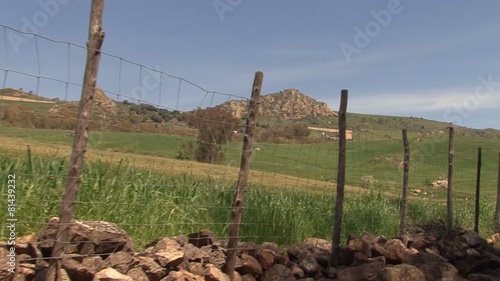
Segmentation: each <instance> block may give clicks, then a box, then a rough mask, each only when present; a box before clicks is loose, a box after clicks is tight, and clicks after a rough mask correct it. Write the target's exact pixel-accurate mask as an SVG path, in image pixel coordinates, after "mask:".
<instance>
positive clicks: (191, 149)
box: [175, 141, 196, 160]
mask: <svg viewBox="0 0 500 281" xmlns="http://www.w3.org/2000/svg"><path fill="white" fill-rule="evenodd" d="M195 151H196V148H195V145H194V142H193V141H189V142H187V143H182V144H181V145H180V147H179V148H178V149H177V152H176V153H175V159H179V160H193V159H194V153H195Z"/></svg>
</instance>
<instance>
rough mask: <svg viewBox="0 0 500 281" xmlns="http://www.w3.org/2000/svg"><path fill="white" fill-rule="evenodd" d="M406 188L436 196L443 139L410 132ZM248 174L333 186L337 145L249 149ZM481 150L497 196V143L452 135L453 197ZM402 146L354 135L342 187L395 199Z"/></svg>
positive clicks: (29, 136) (149, 151) (234, 153)
mask: <svg viewBox="0 0 500 281" xmlns="http://www.w3.org/2000/svg"><path fill="white" fill-rule="evenodd" d="M0 135H1V136H9V137H15V138H19V139H20V140H22V141H37V142H43V143H50V144H65V145H71V143H72V141H73V137H71V136H70V135H69V131H58V130H42V129H26V128H13V127H3V128H0ZM189 141H194V138H192V137H182V136H168V135H158V134H148V133H124V132H91V133H90V137H89V149H90V150H114V151H120V152H124V153H130V154H131V157H132V155H133V154H142V155H153V156H159V157H168V158H173V157H175V155H176V154H177V151H178V150H179V147H180V146H181V144H183V143H187V142H189ZM409 141H410V158H411V165H410V187H411V188H418V189H422V190H423V191H426V192H428V193H429V196H438V197H439V196H441V195H442V193H443V192H442V191H439V190H435V189H434V188H433V187H432V182H433V181H434V180H436V179H439V178H446V176H447V171H448V135H447V133H446V132H442V133H438V132H436V133H434V134H427V135H425V134H417V133H411V132H410V133H409ZM254 146H255V147H256V148H258V150H254V151H253V154H252V160H251V169H254V170H259V171H265V172H269V173H277V174H285V175H290V176H294V177H300V178H307V179H315V180H323V181H329V182H335V181H336V174H337V157H338V144H337V142H334V141H330V142H322V143H315V144H267V143H257V144H255V145H254ZM478 147H482V152H483V156H482V177H481V184H482V192H483V194H485V195H488V196H493V195H495V194H496V182H497V169H498V153H499V152H500V142H499V141H498V140H496V139H491V138H478V137H472V136H462V135H460V132H457V134H456V136H455V157H454V160H455V161H454V162H455V163H454V187H455V192H456V195H457V196H459V197H460V198H462V199H464V200H465V199H471V198H472V196H473V195H474V190H475V181H476V179H475V177H476V162H477V148H478ZM241 149H242V143H241V141H233V142H232V143H230V144H228V145H226V146H225V154H226V160H225V161H224V163H222V164H221V166H232V167H239V164H240V159H241ZM402 160H403V145H402V141H401V132H400V131H354V140H351V141H348V143H347V171H346V172H347V175H346V183H347V184H348V185H353V186H363V187H367V188H376V189H377V190H385V191H391V192H392V191H393V192H394V193H395V194H399V189H400V186H401V182H402V168H401V161H402Z"/></svg>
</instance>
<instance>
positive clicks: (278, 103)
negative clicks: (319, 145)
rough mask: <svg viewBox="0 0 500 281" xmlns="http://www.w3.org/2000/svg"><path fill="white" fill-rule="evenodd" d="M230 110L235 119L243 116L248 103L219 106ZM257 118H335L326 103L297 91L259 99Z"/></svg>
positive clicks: (290, 90)
mask: <svg viewBox="0 0 500 281" xmlns="http://www.w3.org/2000/svg"><path fill="white" fill-rule="evenodd" d="M220 106H221V107H223V108H225V109H227V110H230V111H231V112H232V113H233V115H234V116H235V117H237V118H242V117H243V116H245V114H246V111H247V108H248V101H246V100H245V101H235V100H233V101H228V102H225V103H223V104H221V105H220ZM259 116H273V117H278V118H282V119H286V120H298V119H304V118H308V117H328V116H337V114H336V113H335V112H333V111H332V110H331V109H330V108H329V107H328V105H327V104H326V103H324V102H320V101H317V100H315V99H313V98H311V97H309V96H306V95H304V94H303V93H301V92H300V91H299V90H297V89H286V90H284V91H281V92H278V93H274V94H268V95H264V96H262V97H261V102H260V107H259Z"/></svg>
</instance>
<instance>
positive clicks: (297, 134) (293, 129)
mask: <svg viewBox="0 0 500 281" xmlns="http://www.w3.org/2000/svg"><path fill="white" fill-rule="evenodd" d="M284 133H285V137H286V138H289V139H303V138H306V137H308V136H309V134H310V131H309V128H308V127H307V125H306V124H292V125H288V126H285V130H284Z"/></svg>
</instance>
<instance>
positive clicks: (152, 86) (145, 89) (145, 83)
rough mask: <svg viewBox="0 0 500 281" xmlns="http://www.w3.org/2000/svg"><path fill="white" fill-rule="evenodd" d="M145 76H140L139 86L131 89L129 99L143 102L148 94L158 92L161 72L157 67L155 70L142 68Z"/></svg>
mask: <svg viewBox="0 0 500 281" xmlns="http://www.w3.org/2000/svg"><path fill="white" fill-rule="evenodd" d="M144 70H146V74H144V75H142V77H141V81H140V83H139V85H137V86H135V87H134V88H132V90H131V91H130V97H131V98H133V99H136V100H137V101H144V100H145V99H146V97H147V96H148V93H149V92H153V91H156V90H158V88H159V87H160V83H161V70H160V66H159V65H157V66H156V68H155V70H152V69H149V68H144Z"/></svg>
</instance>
